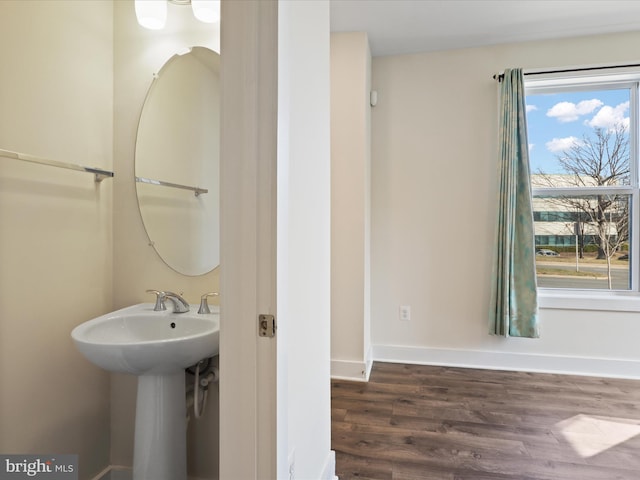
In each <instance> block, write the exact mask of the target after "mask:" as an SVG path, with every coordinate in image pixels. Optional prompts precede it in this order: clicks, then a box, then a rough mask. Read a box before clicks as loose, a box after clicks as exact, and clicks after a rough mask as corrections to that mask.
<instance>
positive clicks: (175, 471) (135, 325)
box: [71, 303, 220, 480]
mask: <svg viewBox="0 0 640 480" xmlns="http://www.w3.org/2000/svg"><path fill="white" fill-rule="evenodd" d="M153 306H154V305H153V304H151V303H142V304H139V305H134V306H131V307H127V308H123V309H121V310H117V311H115V312H112V313H108V314H106V315H102V316H100V317H97V318H94V319H93V320H89V321H87V322H85V323H83V324H81V325H79V326H77V327H76V328H74V329H73V331H72V332H71V337H72V338H73V340H74V343H75V345H76V347H77V348H78V350H79V351H80V352H81V353H82V354H83V355H84V356H85V357H86V358H87V359H88V360H89V361H90V362H92V363H93V364H95V365H97V366H99V367H101V368H104V369H105V370H108V371H110V372H118V373H129V374H132V375H137V376H138V397H137V402H136V425H135V444H134V462H133V463H134V465H133V479H134V480H186V478H187V468H186V428H187V425H186V401H185V373H184V371H185V368H187V367H189V366H191V365H194V364H196V363H198V362H199V361H200V360H202V359H204V358H208V357H212V356H214V355H217V354H218V351H219V341H218V340H219V331H220V321H219V316H218V314H217V313H209V314H197V313H195V312H196V311H197V309H198V306H197V305H196V306H195V308H194V306H192V307H191V311H189V312H186V313H172V312H170V311H159V312H155V311H153Z"/></svg>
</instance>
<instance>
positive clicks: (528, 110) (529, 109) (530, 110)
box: [527, 104, 538, 113]
mask: <svg viewBox="0 0 640 480" xmlns="http://www.w3.org/2000/svg"><path fill="white" fill-rule="evenodd" d="M537 109H538V107H536V106H535V105H529V104H527V113H529V112H533V111H534V110H537Z"/></svg>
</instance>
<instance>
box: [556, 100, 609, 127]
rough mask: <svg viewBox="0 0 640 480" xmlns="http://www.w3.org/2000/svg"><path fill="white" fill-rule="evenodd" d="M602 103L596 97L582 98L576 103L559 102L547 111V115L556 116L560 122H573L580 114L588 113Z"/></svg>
mask: <svg viewBox="0 0 640 480" xmlns="http://www.w3.org/2000/svg"><path fill="white" fill-rule="evenodd" d="M602 105H604V104H603V103H602V101H600V100H598V99H597V98H593V99H591V100H583V101H581V102H580V103H578V104H575V103H573V102H559V103H556V104H555V105H554V106H553V107H551V108H550V109H549V110H548V111H547V117H551V118H556V119H558V121H559V122H561V123H568V122H575V121H576V120H578V118H580V116H581V115H588V114H590V113H591V112H593V111H594V110H595V109H596V108H598V107H601V106H602Z"/></svg>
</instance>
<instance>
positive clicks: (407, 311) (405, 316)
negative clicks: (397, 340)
mask: <svg viewBox="0 0 640 480" xmlns="http://www.w3.org/2000/svg"><path fill="white" fill-rule="evenodd" d="M400 320H402V321H403V322H408V321H409V320H411V307H410V306H409V305H400Z"/></svg>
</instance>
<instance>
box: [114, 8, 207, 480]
mask: <svg viewBox="0 0 640 480" xmlns="http://www.w3.org/2000/svg"><path fill="white" fill-rule="evenodd" d="M112 4H113V8H114V32H115V34H114V42H115V43H114V45H115V46H114V71H115V74H114V106H115V115H114V153H115V156H114V168H115V170H116V177H115V179H114V180H115V182H114V199H113V208H114V225H113V227H114V258H113V268H114V279H115V282H114V291H113V298H114V307H115V308H121V307H125V306H127V305H132V304H135V303H140V302H150V301H152V300H153V298H152V296H150V295H148V294H146V293H145V291H146V290H147V289H150V288H152V289H160V290H172V291H176V292H184V297H185V298H186V299H187V300H188V301H189V302H190V303H195V304H197V303H198V302H199V301H200V295H202V294H203V293H205V292H210V291H217V290H218V271H217V270H215V271H214V272H212V273H209V274H207V275H201V276H196V277H187V276H184V275H181V274H178V273H176V272H175V271H174V270H172V269H171V268H169V267H168V266H167V265H166V264H165V263H164V262H163V261H162V260H161V259H160V257H159V256H158V255H157V254H156V252H155V250H154V249H153V248H152V247H151V246H149V244H148V243H149V241H148V238H147V235H146V233H145V230H144V226H143V224H142V221H141V218H140V214H139V211H138V204H137V201H136V191H135V182H134V152H135V141H136V130H137V126H138V119H139V116H140V111H141V109H142V104H143V102H144V99H145V95H146V93H147V90H148V88H149V86H150V85H151V81H152V78H153V73H154V72H157V71H158V70H159V69H160V68H161V67H162V65H163V64H164V63H165V62H166V61H167V60H168V59H169V58H170V57H171V56H172V55H173V54H174V53H177V52H178V51H181V50H184V49H185V48H187V47H190V46H193V45H200V46H206V47H208V48H211V49H212V50H215V51H219V45H220V43H219V25H217V24H214V25H209V24H204V23H201V22H199V21H197V20H195V18H194V17H193V13H192V11H191V8H189V7H188V6H178V5H173V4H169V5H168V9H169V11H168V15H167V25H166V27H165V29H164V30H161V31H152V30H147V29H144V28H142V27H140V26H139V25H138V23H137V21H136V16H135V11H134V3H133V0H127V1H118V2H112ZM211 303H215V300H213V301H212V302H211ZM103 313H104V312H103ZM135 396H136V378H135V377H133V376H128V375H119V374H114V375H112V379H111V403H112V416H111V436H112V441H111V448H112V453H111V460H112V463H113V464H115V465H124V466H130V465H132V458H133V433H134V432H133V425H134V424H133V419H134V418H135ZM196 439H198V441H196ZM217 445H218V394H217V389H216V388H214V389H213V390H212V391H210V395H209V404H208V406H207V413H206V414H205V417H204V418H202V419H201V420H199V421H198V422H193V421H192V422H191V423H190V429H189V443H188V455H189V473H190V475H193V476H198V477H202V478H217V476H218V459H217V455H216V452H217Z"/></svg>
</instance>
